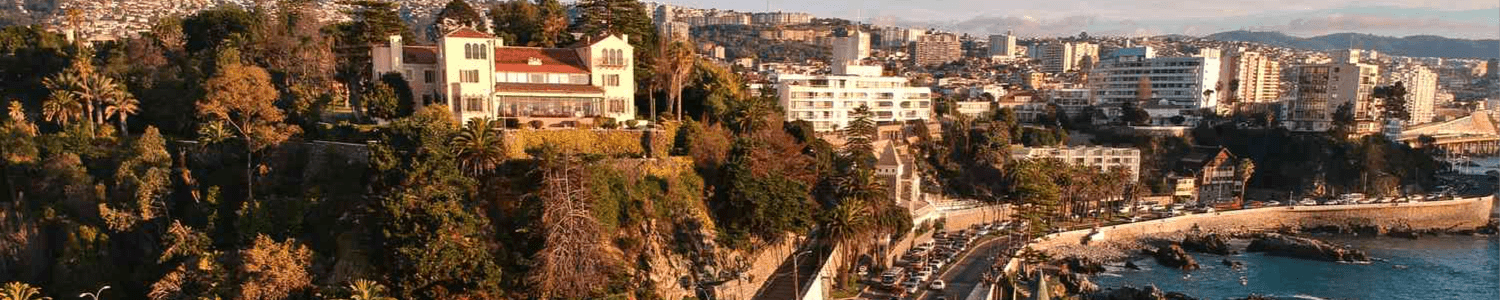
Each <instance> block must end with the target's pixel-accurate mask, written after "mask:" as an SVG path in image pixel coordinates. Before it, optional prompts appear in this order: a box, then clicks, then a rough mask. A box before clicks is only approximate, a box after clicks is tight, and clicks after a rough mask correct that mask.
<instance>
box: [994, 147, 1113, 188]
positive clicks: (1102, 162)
mask: <svg viewBox="0 0 1500 300" xmlns="http://www.w3.org/2000/svg"><path fill="white" fill-rule="evenodd" d="M1011 157H1012V158H1015V159H1044V158H1056V159H1060V160H1062V161H1063V162H1064V163H1067V164H1071V165H1083V166H1090V167H1099V169H1100V170H1102V171H1109V170H1110V169H1114V168H1124V169H1125V170H1127V171H1130V181H1132V182H1134V181H1137V180H1140V177H1141V150H1139V149H1135V148H1111V147H1099V146H1088V147H1040V148H1015V149H1012V150H1011Z"/></svg>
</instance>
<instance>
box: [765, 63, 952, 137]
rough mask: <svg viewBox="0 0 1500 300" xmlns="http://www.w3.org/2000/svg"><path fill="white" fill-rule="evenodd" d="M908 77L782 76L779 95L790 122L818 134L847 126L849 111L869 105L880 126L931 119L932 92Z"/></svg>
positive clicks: (778, 81) (777, 81) (777, 89)
mask: <svg viewBox="0 0 1500 300" xmlns="http://www.w3.org/2000/svg"><path fill="white" fill-rule="evenodd" d="M907 82H908V81H907V79H906V78H905V77H875V76H860V75H798V74H788V75H780V76H778V77H777V78H776V93H777V97H778V98H779V99H780V103H781V107H783V108H784V109H785V110H786V118H787V120H788V121H796V120H806V121H808V122H811V123H812V124H813V129H814V130H816V131H819V132H830V131H835V130H838V129H839V128H844V127H848V125H849V121H850V120H851V119H852V118H851V117H850V112H852V111H854V109H855V108H858V107H860V106H861V105H863V106H868V107H869V108H870V111H871V112H873V113H874V114H875V116H874V119H875V121H876V122H877V123H891V122H905V121H909V120H926V119H929V118H931V117H932V90H931V89H929V88H927V87H915V86H910V85H908V84H907Z"/></svg>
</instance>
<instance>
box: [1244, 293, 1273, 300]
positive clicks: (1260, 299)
mask: <svg viewBox="0 0 1500 300" xmlns="http://www.w3.org/2000/svg"><path fill="white" fill-rule="evenodd" d="M1236 300H1276V298H1271V296H1261V295H1257V294H1250V297H1245V298H1239V299H1236Z"/></svg>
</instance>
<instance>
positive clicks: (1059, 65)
mask: <svg viewBox="0 0 1500 300" xmlns="http://www.w3.org/2000/svg"><path fill="white" fill-rule="evenodd" d="M1040 50H1041V53H1040V55H1041V59H1042V71H1043V72H1047V73H1062V72H1068V71H1073V70H1080V69H1086V68H1088V67H1090V66H1085V65H1091V64H1093V62H1097V61H1098V60H1099V45H1096V44H1090V43H1067V42H1053V43H1048V44H1046V45H1042V46H1041V49H1040ZM1033 56H1035V55H1033Z"/></svg>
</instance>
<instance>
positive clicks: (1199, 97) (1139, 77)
mask: <svg viewBox="0 0 1500 300" xmlns="http://www.w3.org/2000/svg"><path fill="white" fill-rule="evenodd" d="M1219 67H1220V64H1219V50H1218V49H1202V50H1200V51H1199V53H1198V54H1197V55H1195V56H1192V57H1156V52H1155V51H1154V50H1153V49H1152V48H1151V47H1149V46H1148V47H1137V48H1125V49H1120V50H1117V51H1115V52H1114V53H1112V54H1111V56H1110V57H1107V58H1105V59H1103V60H1101V61H1100V62H1099V65H1098V66H1096V67H1094V70H1093V72H1090V73H1089V76H1088V77H1089V88H1090V89H1093V90H1094V96H1095V101H1097V102H1098V104H1100V105H1122V104H1124V103H1126V102H1130V101H1137V100H1141V99H1149V100H1152V101H1160V102H1164V103H1165V104H1168V105H1175V106H1182V107H1188V108H1213V107H1217V105H1218V101H1217V98H1216V97H1213V96H1212V95H1213V94H1212V93H1210V92H1208V91H1211V90H1214V86H1215V85H1216V84H1217V83H1218V82H1219ZM1142 92H1149V93H1150V94H1149V95H1140V94H1139V93H1142Z"/></svg>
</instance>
